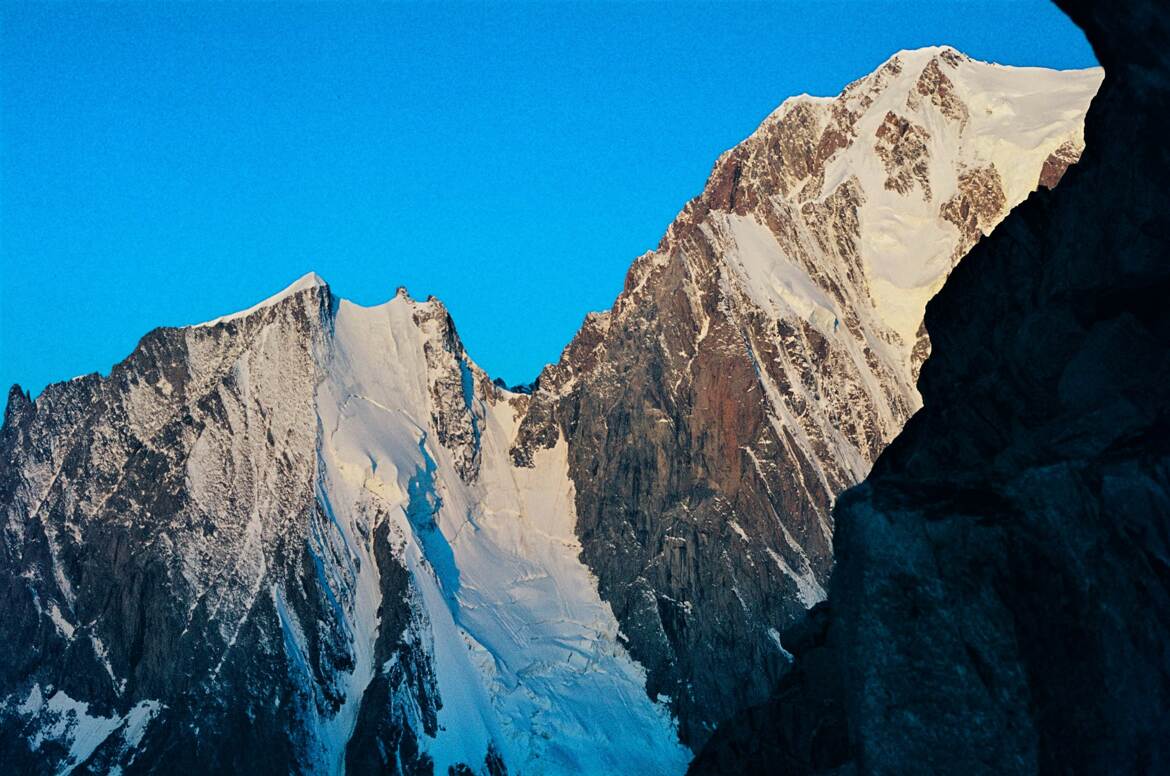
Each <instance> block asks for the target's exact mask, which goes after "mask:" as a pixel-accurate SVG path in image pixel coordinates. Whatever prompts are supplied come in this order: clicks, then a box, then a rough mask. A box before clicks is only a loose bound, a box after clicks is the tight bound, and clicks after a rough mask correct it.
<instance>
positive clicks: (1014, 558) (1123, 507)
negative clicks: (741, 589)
mask: <svg viewBox="0 0 1170 776" xmlns="http://www.w3.org/2000/svg"><path fill="white" fill-rule="evenodd" d="M1060 4H1061V5H1062V7H1064V8H1065V9H1066V10H1067V11H1068V12H1069V14H1070V15H1071V16H1072V18H1073V19H1074V20H1075V21H1076V22H1077V23H1078V24H1080V25H1081V26H1082V27H1083V28H1084V29H1085V31H1086V33H1087V35H1088V36H1089V39H1090V41H1091V42H1092V44H1093V46H1094V48H1095V50H1096V52H1097V55H1098V58H1099V59H1100V61H1101V63H1102V64H1103V65H1104V67H1105V71H1106V78H1105V82H1104V84H1103V86H1102V88H1101V91H1100V93H1099V95H1098V96H1097V98H1096V99H1095V100H1094V102H1093V105H1092V107H1091V109H1090V111H1089V114H1088V117H1087V119H1086V126H1085V140H1086V145H1085V150H1084V153H1083V156H1082V158H1081V161H1080V162H1079V163H1078V164H1077V165H1076V166H1075V167H1073V168H1071V169H1070V170H1069V171H1068V172H1067V173H1066V174H1065V176H1064V179H1063V180H1062V181H1061V183H1060V186H1059V187H1058V188H1057V189H1056V190H1055V191H1051V192H1049V191H1041V192H1038V193H1036V194H1034V195H1032V196H1031V197H1030V198H1029V199H1028V200H1027V201H1026V202H1025V203H1024V204H1023V205H1021V206H1020V207H1019V208H1017V209H1016V210H1015V211H1014V212H1013V213H1012V214H1011V215H1010V216H1009V217H1008V218H1007V219H1006V220H1005V221H1004V222H1003V223H1002V224H1001V225H1000V226H999V227H998V228H997V229H996V231H995V232H994V234H992V235H991V236H990V237H988V238H987V239H985V240H983V241H982V242H980V243H979V244H978V245H977V246H975V248H974V249H973V250H972V251H971V252H970V254H968V255H967V257H966V258H965V259H963V260H962V262H961V263H960V264H959V266H958V267H957V268H956V269H955V271H954V272H953V273H952V274H951V276H950V279H949V280H948V281H947V283H946V285H945V286H944V288H943V289H942V291H941V292H940V293H939V295H938V296H937V297H936V298H935V299H934V300H933V301H931V303H930V304H929V306H928V307H927V315H926V328H927V330H928V332H929V334H930V338H931V341H932V343H933V352H932V355H931V357H930V359H929V360H928V361H927V362H926V364H925V366H924V367H923V370H922V377H921V380H920V382H919V389H920V391H921V393H922V397H923V403H924V406H923V408H922V410H921V411H920V412H918V413H917V414H916V415H915V416H914V417H913V418H912V419H911V420H910V422H909V423H908V425H907V426H906V429H905V430H904V431H903V432H902V433H901V435H899V437H898V438H897V439H896V440H895V441H894V442H893V443H892V444H891V445H890V447H889V449H888V450H887V451H886V453H885V454H883V455H882V456H881V458H880V459H879V460H878V462H877V463H876V465H875V467H874V470H873V472H872V473H871V474H870V476H869V477H868V478H867V479H866V481H865V482H864V484H862V485H860V486H859V487H857V488H855V489H853V490H851V491H849V492H847V493H846V494H845V495H844V496H842V498H841V500H840V503H839V504H838V506H837V508H836V510H835V516H836V524H837V533H836V537H835V543H834V547H835V552H836V557H837V566H836V571H835V573H834V576H833V580H832V585H831V593H830V596H829V601H828V605H827V607H826V608H825V609H824V610H823V611H822V610H818V612H817V613H816V617H815V618H814V619H813V620H811V621H810V622H809V623H807V624H806V628H807V630H808V632H809V633H810V634H811V636H810V637H809V638H807V639H805V641H804V643H803V649H802V650H798V651H800V652H801V654H799V655H798V658H797V661H796V669H795V670H794V672H793V673H792V674H791V675H790V676H789V677H788V678H786V680H785V681H784V682H783V683H782V684H781V686H780V688H779V689H778V691H777V693H776V694H775V696H774V697H773V699H772V700H771V701H770V702H769V703H767V704H765V705H763V706H760V707H757V708H756V709H753V710H752V711H750V712H748V713H745V714H743V715H741V716H740V717H739V718H738V719H736V720H735V721H733V722H732V723H730V724H728V725H727V726H726V728H725V729H724V730H721V731H720V733H719V734H717V735H716V737H715V738H713V739H712V741H711V743H710V745H709V746H708V748H707V750H706V751H704V753H703V754H702V756H700V758H698V760H697V761H696V762H695V764H694V765H693V768H692V770H693V772H695V773H725V772H732V771H743V770H751V769H753V768H759V767H763V766H765V765H770V764H774V763H778V762H786V763H788V765H789V768H790V770H791V771H792V772H796V773H803V772H828V771H831V770H833V769H834V768H837V767H842V766H850V767H856V768H858V769H859V770H861V771H863V772H877V773H892V772H899V773H905V772H925V773H938V772H957V773H1036V772H1044V773H1165V772H1167V771H1168V770H1170V433H1168V432H1170V393H1168V392H1167V390H1166V386H1167V379H1168V378H1170V308H1167V305H1166V300H1167V299H1168V298H1170V195H1168V194H1167V191H1166V187H1165V180H1166V178H1167V175H1168V174H1170V155H1168V154H1167V151H1166V143H1165V127H1166V121H1167V118H1168V117H1170V49H1167V47H1166V41H1167V40H1170V19H1168V18H1167V15H1166V13H1165V9H1164V7H1162V6H1161V4H1158V3H1154V2H1147V1H1144V0H1126V2H1121V3H1115V4H1110V5H1108V6H1106V5H1105V4H1098V3H1091V2H1086V1H1084V0H1061V3H1060Z"/></svg>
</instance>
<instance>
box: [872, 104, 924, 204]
mask: <svg viewBox="0 0 1170 776" xmlns="http://www.w3.org/2000/svg"><path fill="white" fill-rule="evenodd" d="M876 137H877V142H876V143H875V144H874V146H873V150H874V151H875V152H876V153H877V155H878V158H879V159H881V160H882V164H883V165H884V166H885V168H886V188H887V189H889V190H890V191H896V192H898V193H899V194H905V193H907V192H908V191H910V189H911V188H912V187H913V186H914V184H915V183H917V184H918V185H919V186H921V187H922V196H923V198H924V199H930V151H929V150H928V149H927V146H926V144H927V142H928V141H929V140H930V134H929V133H927V131H926V130H925V129H923V128H922V127H920V126H918V125H917V124H912V123H911V122H910V120H909V119H906V118H904V117H903V116H899V115H898V114H896V113H894V112H893V111H890V112H889V113H887V114H886V119H885V121H883V122H882V125H881V126H880V127H878V131H877V135H876Z"/></svg>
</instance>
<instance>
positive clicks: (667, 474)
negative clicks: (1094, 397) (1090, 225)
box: [513, 48, 1102, 745]
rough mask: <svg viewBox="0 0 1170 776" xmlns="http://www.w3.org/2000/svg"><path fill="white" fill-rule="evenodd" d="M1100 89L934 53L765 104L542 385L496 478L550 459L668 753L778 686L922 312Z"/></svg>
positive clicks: (897, 413) (904, 403) (869, 459)
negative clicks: (784, 637)
mask: <svg viewBox="0 0 1170 776" xmlns="http://www.w3.org/2000/svg"><path fill="white" fill-rule="evenodd" d="M1101 77H1102V74H1101V71H1100V70H1088V71H1080V72H1054V71H1049V70H1041V69H1031V68H1008V67H1000V66H996V65H990V64H985V63H981V62H975V61H972V60H970V59H968V58H967V57H965V56H963V55H962V54H959V53H957V52H955V51H954V50H952V49H947V48H934V49H923V50H919V51H908V52H902V53H900V54H897V55H896V56H894V57H892V58H891V59H890V60H889V61H887V62H886V63H885V64H884V65H882V67H880V68H879V69H878V70H877V71H876V72H874V73H873V74H871V75H869V76H867V77H865V78H862V79H861V80H859V81H856V82H854V83H853V84H851V85H849V86H848V87H847V88H846V89H845V90H844V92H843V93H842V94H841V95H840V96H839V97H836V98H833V99H825V98H813V97H796V98H792V99H790V100H788V101H786V102H785V103H784V104H783V105H781V106H780V108H779V109H777V110H776V111H775V112H774V113H773V114H772V115H771V116H769V117H768V118H767V119H766V120H765V121H764V123H763V124H762V125H761V126H760V128H759V129H758V130H757V131H756V132H755V133H753V134H752V135H751V136H750V137H749V138H747V139H746V140H745V141H744V142H742V143H741V144H740V145H738V146H736V147H735V148H734V149H732V150H731V151H728V152H727V153H726V154H724V155H723V156H722V157H720V159H719V160H718V162H717V163H716V165H715V169H714V171H713V172H712V174H711V177H710V180H709V182H708V184H707V187H706V189H705V190H704V192H703V193H702V195H701V196H699V197H698V198H696V199H695V200H693V201H692V202H691V203H689V204H688V205H687V206H686V208H685V209H684V210H683V212H682V213H681V214H680V215H679V217H678V219H677V220H676V221H675V222H674V224H672V225H671V227H670V229H669V231H668V232H667V234H666V237H665V238H664V239H663V241H662V243H661V245H660V246H659V248H658V249H657V250H656V251H654V252H651V253H647V254H646V255H644V256H642V257H640V258H639V259H638V260H637V261H635V262H634V264H633V266H632V268H631V269H630V272H629V275H628V277H627V280H626V287H625V290H624V291H623V292H622V294H621V295H620V296H619V298H618V299H617V301H616V303H615V304H614V307H613V309H612V310H611V311H609V312H608V313H604V314H601V315H595V316H592V317H590V318H589V319H588V320H587V321H586V323H585V326H584V327H583V329H582V330H581V332H580V333H579V334H578V335H577V337H576V338H575V339H574V340H573V342H572V343H571V344H570V345H569V347H568V348H567V349H566V351H565V354H564V356H563V357H562V359H561V361H560V363H559V364H557V365H555V366H553V367H550V368H548V369H547V370H546V371H545V372H544V373H543V374H542V375H541V379H540V389H539V390H538V391H537V392H536V394H535V395H534V396H533V399H532V402H533V409H532V410H530V411H529V413H528V415H527V417H526V418H525V421H524V423H523V424H522V427H521V433H520V438H519V440H518V443H517V445H516V446H515V447H514V448H513V455H514V457H515V460H516V462H517V463H518V464H520V465H524V464H525V463H527V461H528V460H529V456H531V455H532V451H535V450H540V449H544V448H547V447H548V446H549V445H550V444H551V443H552V442H553V441H555V440H558V439H567V440H568V443H569V471H570V476H571V478H572V480H573V482H574V484H575V486H576V493H577V515H578V525H577V534H578V536H579V537H580V539H581V542H582V547H583V557H584V559H585V561H586V563H587V564H588V565H589V567H590V568H591V569H593V571H594V572H595V573H596V574H597V577H598V582H599V585H600V589H601V595H602V598H603V599H605V600H606V601H608V602H609V603H610V604H611V605H612V606H613V609H614V613H615V615H616V616H617V619H618V622H619V624H620V625H621V629H622V633H623V634H624V635H625V636H626V637H627V638H628V646H629V648H630V652H631V654H632V655H633V656H634V658H635V659H636V660H638V661H639V662H640V663H641V664H642V665H644V666H645V667H646V668H647V671H648V675H649V681H650V689H651V692H652V693H661V694H663V695H664V696H668V697H670V698H671V700H672V707H673V708H674V710H675V711H676V713H677V715H678V717H679V719H680V725H681V730H682V734H683V736H684V740H686V741H687V742H688V743H689V744H692V745H698V744H701V743H702V741H703V740H704V739H705V738H706V736H707V735H708V734H709V732H710V729H711V725H712V723H715V722H717V721H718V720H720V719H723V718H726V717H727V716H729V715H730V714H732V713H734V712H735V711H736V710H737V709H740V708H743V707H744V706H745V705H749V704H751V703H755V702H759V701H761V700H763V698H764V697H765V696H766V694H767V692H768V689H769V688H770V687H771V686H772V685H773V681H774V680H775V679H776V678H777V677H778V676H779V675H780V673H782V672H783V671H784V670H785V669H786V666H787V661H788V658H787V654H786V650H785V649H784V646H783V645H782V644H781V643H780V640H779V637H778V632H779V631H781V630H783V629H784V628H785V627H786V626H788V625H789V624H790V623H791V622H792V620H793V619H794V618H795V617H796V616H798V615H799V614H801V613H802V612H803V611H804V610H805V609H806V608H807V607H809V606H812V605H813V604H815V603H816V602H818V601H820V600H821V599H822V598H824V596H825V585H826V582H827V580H828V576H829V572H830V569H831V566H832V552H831V549H832V543H831V538H832V535H833V524H832V518H831V514H830V508H831V505H832V503H833V500H834V498H835V496H836V495H837V494H838V493H840V492H841V491H842V490H844V489H845V488H847V487H849V486H850V485H853V484H855V483H856V482H857V481H859V480H860V479H861V478H863V477H864V476H865V474H866V472H867V471H868V470H869V467H870V465H871V464H872V463H873V461H874V460H875V458H876V457H877V455H878V454H879V453H880V452H881V451H882V449H883V448H884V446H885V445H886V443H887V442H889V441H890V440H891V439H892V438H893V436H894V435H895V434H897V433H898V431H899V430H900V429H901V428H902V425H903V424H904V423H905V421H906V420H907V418H908V417H909V416H910V415H911V414H912V413H913V412H914V411H915V410H916V409H917V408H918V407H919V405H920V400H919V396H918V394H917V392H916V390H915V388H914V384H915V379H916V377H917V373H918V370H919V367H920V366H921V364H922V361H923V360H924V359H925V357H926V355H927V354H928V352H929V342H928V340H927V339H926V337H925V335H924V333H923V330H922V318H923V309H924V307H925V304H926V302H927V300H928V299H929V298H930V297H931V296H932V295H933V294H934V292H935V291H936V290H938V288H939V287H940V285H941V284H942V282H943V281H944V279H945V277H946V275H947V273H948V271H949V270H950V268H951V267H952V266H953V265H954V263H955V262H956V261H957V260H958V258H959V257H961V256H962V255H963V253H965V252H966V250H967V249H968V248H970V246H971V245H973V244H974V243H975V242H976V241H977V240H978V239H979V238H980V236H981V235H983V234H986V233H987V232H989V231H990V230H991V229H992V227H994V226H995V224H996V223H998V221H999V220H1000V219H1001V218H1003V217H1004V216H1005V215H1006V214H1007V212H1008V210H1009V209H1010V208H1011V207H1013V206H1014V205H1015V204H1017V203H1018V202H1020V201H1021V200H1023V199H1024V198H1025V197H1026V196H1027V195H1028V193H1029V192H1031V191H1032V190H1034V189H1035V188H1036V187H1037V185H1038V184H1039V183H1040V182H1041V180H1042V179H1043V181H1044V182H1045V183H1047V184H1049V185H1054V184H1055V182H1056V181H1057V180H1058V179H1059V177H1060V174H1061V173H1062V172H1063V170H1064V169H1065V167H1067V164H1068V163H1069V162H1071V161H1072V160H1073V159H1075V158H1076V156H1077V154H1078V153H1079V149H1080V148H1081V146H1082V120H1083V116H1084V112H1085V110H1086V108H1087V106H1088V104H1089V101H1090V100H1091V98H1092V96H1093V94H1094V92H1095V91H1096V89H1097V87H1098V85H1099V84H1100V81H1101Z"/></svg>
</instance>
